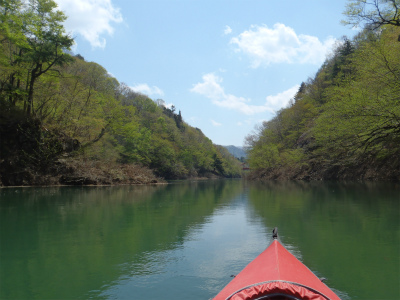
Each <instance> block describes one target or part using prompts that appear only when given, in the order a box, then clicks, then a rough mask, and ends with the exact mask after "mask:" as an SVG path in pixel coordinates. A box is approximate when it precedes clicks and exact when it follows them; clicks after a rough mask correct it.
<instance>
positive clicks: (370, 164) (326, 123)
mask: <svg viewBox="0 0 400 300" xmlns="http://www.w3.org/2000/svg"><path fill="white" fill-rule="evenodd" d="M353 2H354V1H353ZM399 36H400V27H399V26H390V25H384V26H381V27H379V29H378V30H376V29H375V30H371V29H370V28H367V29H365V30H364V31H362V32H361V33H360V34H358V35H357V36H356V37H355V38H354V39H353V40H349V39H347V38H344V39H343V40H342V41H341V42H340V43H339V44H338V45H337V47H336V49H335V50H334V52H333V54H332V55H331V57H329V58H328V59H327V60H326V61H325V63H324V64H323V65H322V66H321V68H320V70H319V71H318V72H317V74H316V75H315V77H314V78H310V79H308V80H307V81H306V82H303V83H302V85H301V87H300V89H299V91H298V92H297V94H296V96H295V97H294V99H293V100H292V101H291V104H290V105H289V107H287V108H285V109H282V110H280V111H279V112H278V113H277V114H276V116H275V117H274V118H273V119H272V120H270V121H268V122H264V123H263V124H262V125H261V126H260V127H259V129H258V132H257V133H256V134H253V135H249V136H247V138H246V142H247V146H248V153H249V155H248V160H249V163H250V166H251V168H252V169H253V170H254V172H253V177H254V178H261V177H264V178H303V179H346V178H347V179H392V180H399V179H400V42H399V40H398V37H399Z"/></svg>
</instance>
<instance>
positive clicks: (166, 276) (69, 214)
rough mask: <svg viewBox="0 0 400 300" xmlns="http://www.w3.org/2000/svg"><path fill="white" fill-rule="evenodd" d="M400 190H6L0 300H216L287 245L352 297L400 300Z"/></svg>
mask: <svg viewBox="0 0 400 300" xmlns="http://www.w3.org/2000/svg"><path fill="white" fill-rule="evenodd" d="M399 202H400V187H399V185H396V184H361V183H347V184H343V183H341V184H337V183H336V184H335V183H294V182H285V183H274V182H271V183H269V184H255V183H248V182H245V181H241V180H232V181H231V180H225V181H211V182H182V183H173V184H170V185H167V186H123V187H79V188H76V187H50V188H7V189H0V233H1V235H0V276H1V277H0V299H138V300H141V299H143V300H145V299H166V300H168V299H174V300H179V299H186V300H187V299H194V300H195V299H199V300H200V299H206V300H207V299H210V298H212V297H213V296H214V295H215V294H217V293H218V291H219V290H221V289H222V288H223V287H224V286H225V285H226V284H227V283H228V282H229V281H230V279H231V278H230V275H232V274H237V273H238V272H239V271H240V270H241V269H242V268H243V267H244V266H245V265H247V264H248V263H249V262H250V261H251V260H252V259H254V258H255V257H256V256H257V255H258V254H259V253H260V252H261V251H263V250H264V249H265V248H266V247H267V246H268V244H269V243H270V241H271V231H272V228H273V227H274V226H278V227H279V231H280V235H281V241H282V242H283V244H284V245H285V246H286V247H287V248H288V249H289V250H290V251H291V252H292V253H293V254H295V255H296V256H297V257H298V258H299V259H301V260H302V261H303V262H304V263H305V264H306V265H307V266H308V267H309V268H310V269H311V270H312V271H314V272H315V273H316V274H317V275H318V276H323V277H326V278H328V281H327V282H326V283H327V284H328V285H329V286H330V287H331V288H333V289H334V290H335V291H336V292H337V293H338V294H339V296H340V297H341V298H342V299H393V300H395V299H400V289H399V284H400V275H399V274H400V258H399V255H400V223H399V222H400V221H399V220H400V218H399V215H400V208H399Z"/></svg>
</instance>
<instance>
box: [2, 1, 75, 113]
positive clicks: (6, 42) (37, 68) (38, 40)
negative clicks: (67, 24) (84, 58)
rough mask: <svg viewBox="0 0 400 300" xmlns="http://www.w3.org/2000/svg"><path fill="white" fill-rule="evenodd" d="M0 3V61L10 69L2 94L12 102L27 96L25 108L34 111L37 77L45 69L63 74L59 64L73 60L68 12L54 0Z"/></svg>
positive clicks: (3, 84)
mask: <svg viewBox="0 0 400 300" xmlns="http://www.w3.org/2000/svg"><path fill="white" fill-rule="evenodd" d="M0 4H1V6H0V7H1V10H0V12H1V19H0V20H1V25H0V35H1V37H2V40H1V46H2V49H1V50H3V51H4V53H5V57H4V56H3V57H2V59H1V61H0V63H1V68H2V69H5V70H6V71H7V75H6V76H5V77H2V78H1V83H0V94H2V95H1V98H2V99H8V101H9V103H10V104H11V105H15V104H16V102H17V101H18V100H21V99H23V101H24V111H25V112H26V113H27V115H31V114H32V111H33V96H34V88H35V84H36V82H37V80H38V79H39V77H40V76H42V75H43V74H45V73H53V75H58V74H59V73H58V71H57V70H56V68H55V67H56V66H61V65H63V64H65V63H67V62H70V61H71V59H72V58H71V56H70V55H68V54H66V53H65V52H64V50H70V47H71V46H72V44H73V42H74V41H73V39H72V38H71V37H70V36H69V35H68V34H66V33H65V29H64V27H63V25H62V23H63V22H64V21H65V20H66V16H65V15H64V14H63V13H62V12H61V11H58V10H56V8H57V4H56V3H55V2H54V1H53V0H30V1H29V2H25V1H18V0H5V1H4V0H3V1H1V3H0ZM5 50H7V51H5ZM3 55H4V54H3Z"/></svg>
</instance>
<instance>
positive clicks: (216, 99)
mask: <svg viewBox="0 0 400 300" xmlns="http://www.w3.org/2000/svg"><path fill="white" fill-rule="evenodd" d="M221 83H222V78H220V77H218V76H216V75H215V74H213V73H209V74H206V75H204V76H203V82H200V83H197V84H195V85H194V86H193V88H192V89H191V90H190V91H191V92H194V93H197V94H200V95H203V96H205V97H207V98H208V99H211V101H212V103H213V104H215V105H217V106H220V107H224V108H228V109H232V110H236V111H239V112H241V113H243V114H246V115H254V114H257V113H262V112H265V111H268V112H271V113H274V112H276V111H277V110H279V109H281V108H282V107H285V106H286V105H287V104H288V102H289V101H290V99H291V98H293V97H294V95H295V94H296V92H297V91H298V89H299V85H295V86H294V87H292V88H290V89H288V90H286V91H284V92H282V93H279V94H277V95H275V96H268V97H266V102H265V104H264V105H251V104H249V102H250V100H249V99H246V98H243V97H237V96H235V95H231V94H226V93H225V91H224V88H223V87H222V86H221Z"/></svg>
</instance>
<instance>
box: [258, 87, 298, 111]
mask: <svg viewBox="0 0 400 300" xmlns="http://www.w3.org/2000/svg"><path fill="white" fill-rule="evenodd" d="M299 88H300V85H295V86H293V87H291V88H290V89H288V90H286V91H284V92H282V93H278V94H277V95H274V96H267V98H266V103H265V106H267V107H269V108H270V109H271V110H274V111H277V110H279V109H281V108H282V107H286V106H287V105H288V103H289V101H290V99H292V98H293V97H294V96H295V95H296V93H297V91H298V90H299Z"/></svg>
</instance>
